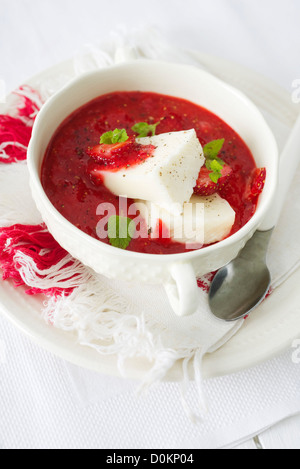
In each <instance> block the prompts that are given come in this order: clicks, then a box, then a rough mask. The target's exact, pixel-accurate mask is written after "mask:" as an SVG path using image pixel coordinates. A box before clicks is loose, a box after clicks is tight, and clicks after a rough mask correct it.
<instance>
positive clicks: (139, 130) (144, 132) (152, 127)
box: [131, 122, 159, 137]
mask: <svg viewBox="0 0 300 469" xmlns="http://www.w3.org/2000/svg"><path fill="white" fill-rule="evenodd" d="M158 124H159V122H156V124H147V122H138V123H137V124H135V125H134V126H133V127H131V130H133V131H134V132H135V133H136V134H138V136H139V137H147V136H148V135H149V134H150V133H151V135H152V137H153V136H154V135H155V132H156V127H157V126H158Z"/></svg>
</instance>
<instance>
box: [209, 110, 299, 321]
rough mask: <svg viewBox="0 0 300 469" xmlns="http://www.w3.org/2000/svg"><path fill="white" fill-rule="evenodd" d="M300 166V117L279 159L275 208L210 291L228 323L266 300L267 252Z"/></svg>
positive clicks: (211, 299) (214, 310)
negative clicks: (299, 165)
mask: <svg viewBox="0 0 300 469" xmlns="http://www.w3.org/2000/svg"><path fill="white" fill-rule="evenodd" d="M299 162H300V116H299V117H298V118H297V120H296V123H295V125H294V127H293V129H292V131H291V134H290V136H289V138H288V141H287V143H286V145H285V147H284V150H283V152H282V154H281V157H280V163H279V182H278V188H277V192H276V197H275V199H274V202H273V207H272V209H270V212H269V213H268V215H267V216H266V218H265V219H264V221H263V223H262V224H261V226H260V227H259V230H258V231H256V233H255V234H254V236H253V237H252V238H251V239H250V241H248V243H247V244H246V245H245V247H244V248H243V249H242V250H241V251H240V253H239V255H238V256H237V257H236V258H235V259H234V260H233V261H231V262H230V263H229V264H227V265H226V266H225V267H222V268H221V269H220V270H219V271H218V272H217V274H216V276H215V277H214V279H213V281H212V284H211V287H210V291H209V306H210V309H211V312H212V313H213V314H214V315H215V316H216V317H218V318H220V319H223V320H225V321H235V320H237V319H240V318H243V317H245V316H247V315H248V314H249V313H251V311H252V310H253V309H254V308H256V307H257V306H258V305H259V304H260V303H261V302H262V300H263V299H264V298H265V296H266V294H267V292H268V290H269V288H270V284H271V275H270V272H269V269H268V267H267V264H266V256H267V249H268V246H269V242H270V239H271V236H272V233H273V230H274V227H275V226H276V224H277V222H278V219H279V216H280V213H281V210H282V207H283V203H284V200H285V197H286V195H287V192H288V189H289V187H290V185H291V182H292V180H293V176H294V174H295V170H296V168H297V166H298V164H299Z"/></svg>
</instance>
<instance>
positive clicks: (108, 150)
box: [87, 138, 134, 163]
mask: <svg viewBox="0 0 300 469" xmlns="http://www.w3.org/2000/svg"><path fill="white" fill-rule="evenodd" d="M133 142H134V139H132V138H129V139H128V140H126V141H125V142H119V143H111V144H107V143H101V144H100V145H96V146H95V147H92V148H88V150H87V154H88V155H89V156H90V157H91V158H93V159H94V160H96V161H98V162H100V163H102V161H103V160H107V159H110V158H113V157H114V156H116V153H118V152H119V151H120V150H123V149H124V148H125V147H126V146H127V145H131V144H132V143H133Z"/></svg>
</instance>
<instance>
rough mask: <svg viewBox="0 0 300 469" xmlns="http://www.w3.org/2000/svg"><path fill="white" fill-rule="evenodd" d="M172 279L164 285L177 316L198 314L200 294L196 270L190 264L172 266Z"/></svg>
mask: <svg viewBox="0 0 300 469" xmlns="http://www.w3.org/2000/svg"><path fill="white" fill-rule="evenodd" d="M169 271H170V275H171V278H170V280H169V281H167V282H165V283H164V287H165V290H166V293H167V295H168V298H169V301H170V304H171V306H172V308H173V310H174V312H175V314H176V315H177V316H188V315H189V314H193V313H195V312H196V310H197V307H198V303H199V296H198V295H199V292H198V285H197V281H196V275H195V271H194V268H193V266H192V265H191V264H189V263H182V264H180V263H176V264H173V265H171V267H170V269H169Z"/></svg>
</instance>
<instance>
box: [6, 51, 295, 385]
mask: <svg viewBox="0 0 300 469" xmlns="http://www.w3.org/2000/svg"><path fill="white" fill-rule="evenodd" d="M190 53H191V55H192V56H193V58H194V59H196V60H198V61H199V63H202V64H204V65H205V66H206V67H207V69H208V70H210V71H211V72H213V73H215V74H216V75H217V76H219V77H220V78H222V79H224V81H227V82H228V83H231V84H232V85H234V86H236V87H237V88H240V89H241V90H242V91H244V92H245V93H246V94H248V96H249V97H250V98H251V99H252V100H253V101H254V102H255V103H256V104H257V105H258V106H259V107H260V108H261V109H262V110H265V111H266V112H267V113H268V114H269V115H270V116H271V117H272V116H273V117H274V118H276V119H279V120H280V121H281V122H282V124H285V125H286V126H288V127H289V128H290V127H291V126H292V125H293V123H294V121H295V119H296V116H297V113H298V108H297V106H295V105H294V104H293V103H292V101H291V97H290V95H289V94H288V92H287V91H284V90H283V89H281V88H280V87H278V86H277V85H275V84H274V83H272V82H270V81H269V80H267V79H265V78H263V77H261V76H259V75H257V74H256V73H253V72H252V71H250V70H248V69H246V68H244V67H242V66H240V65H237V64H233V63H230V62H228V61H225V60H222V59H219V58H214V57H211V56H207V55H200V54H199V53H197V52H190ZM72 74H74V72H73V67H72V61H67V62H64V63H62V64H59V65H57V66H55V67H53V68H51V69H49V70H46V71H45V72H43V73H41V74H39V75H37V76H35V77H33V78H31V79H30V80H28V81H27V83H28V84H30V85H32V86H33V87H34V86H40V84H41V83H43V82H45V81H47V82H51V83H53V86H54V87H56V86H57V85H58V84H57V83H56V77H58V76H62V75H66V76H71V75H72ZM281 143H282V142H281ZM279 144H280V142H279ZM299 282H300V271H296V272H295V273H294V274H293V275H292V276H291V277H290V278H289V279H288V280H286V281H285V283H284V284H282V285H281V286H280V287H279V288H277V289H276V290H275V291H274V293H273V294H272V295H271V296H270V297H269V298H267V299H266V300H265V301H264V303H263V304H262V305H261V306H260V307H259V308H257V309H256V310H255V311H254V312H253V313H252V315H251V316H250V318H249V319H248V320H247V321H246V324H245V325H244V327H243V328H242V329H241V330H240V331H239V332H238V333H237V334H236V335H235V336H234V337H233V338H232V339H231V340H230V341H229V342H227V343H226V345H224V346H223V347H222V348H221V349H219V350H218V351H216V352H214V353H212V354H209V355H207V356H206V357H205V359H204V369H203V372H204V376H205V377H206V378H209V377H214V376H220V375H224V374H230V373H233V372H236V371H239V370H242V369H245V368H247V367H251V366H254V365H256V364H258V363H260V362H262V361H265V360H267V359H270V358H272V357H273V356H275V355H277V354H279V353H280V352H282V351H283V350H285V349H286V348H287V347H291V345H292V342H293V340H294V339H296V338H299V337H300V302H299V299H300V294H299V293H298V285H299ZM43 301H44V297H41V296H39V297H29V296H27V295H25V294H24V291H23V289H22V288H19V289H15V288H14V287H13V286H12V284H11V283H10V282H3V281H0V309H1V312H2V313H3V314H4V315H5V316H6V317H7V318H8V319H9V320H10V321H11V322H12V323H13V324H15V325H16V326H17V327H18V328H19V329H21V330H22V331H23V332H24V333H26V334H27V335H29V336H30V337H31V339H32V340H33V341H34V342H36V343H37V344H39V345H40V346H41V347H43V348H45V349H46V350H48V351H50V352H52V353H54V354H56V355H58V356H59V357H61V358H63V359H65V360H68V361H70V362H72V363H74V364H76V365H79V366H82V367H85V368H88V369H91V370H94V371H98V372H102V373H107V374H115V375H118V374H119V373H118V368H117V357H116V356H114V355H112V356H107V355H105V356H104V355H99V354H98V353H97V352H96V351H95V350H93V349H91V348H89V347H85V346H82V345H79V344H78V343H77V342H76V337H75V336H74V335H72V334H71V333H66V332H63V331H61V330H58V329H55V328H53V327H51V326H48V325H47V324H46V323H45V322H44V320H43V319H42V318H41V314H40V312H41V306H42V302H43ZM298 303H299V304H298ZM291 353H292V349H291ZM149 366H150V365H149V363H147V362H146V361H144V360H141V359H136V360H132V361H131V362H130V363H128V367H127V370H128V377H130V378H141V376H142V375H143V374H144V373H145V372H146V371H147V369H149ZM180 376H181V367H180V366H178V365H177V366H175V367H174V368H173V369H172V370H171V372H170V373H169V374H168V379H170V380H173V379H178V378H180Z"/></svg>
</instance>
